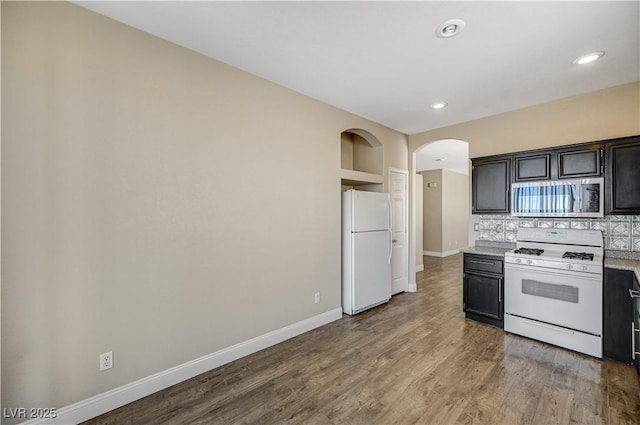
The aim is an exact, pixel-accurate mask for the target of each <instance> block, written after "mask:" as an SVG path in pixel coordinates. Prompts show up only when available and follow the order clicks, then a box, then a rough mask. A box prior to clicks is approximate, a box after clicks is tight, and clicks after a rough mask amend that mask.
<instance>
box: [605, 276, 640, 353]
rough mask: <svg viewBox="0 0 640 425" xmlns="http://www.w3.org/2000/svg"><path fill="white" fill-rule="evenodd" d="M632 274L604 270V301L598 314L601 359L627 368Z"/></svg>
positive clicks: (631, 318)
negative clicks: (625, 364) (611, 360)
mask: <svg viewBox="0 0 640 425" xmlns="http://www.w3.org/2000/svg"><path fill="white" fill-rule="evenodd" d="M633 279H634V276H633V272H632V271H629V270H618V269H609V268H605V269H604V291H603V293H604V300H603V304H604V305H603V314H602V355H603V357H605V358H608V359H614V360H619V361H622V362H625V363H629V364H631V362H632V361H633V357H632V355H631V344H632V337H631V322H632V321H633V319H634V303H633V300H632V299H631V297H630V296H629V294H630V291H629V290H630V289H632V288H633Z"/></svg>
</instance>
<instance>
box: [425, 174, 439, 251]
mask: <svg viewBox="0 0 640 425" xmlns="http://www.w3.org/2000/svg"><path fill="white" fill-rule="evenodd" d="M420 174H422V187H423V192H422V193H423V196H422V205H423V208H422V215H423V227H422V232H423V237H422V246H423V250H424V251H429V252H442V170H429V171H422V172H420ZM430 184H431V185H432V187H429V185H430Z"/></svg>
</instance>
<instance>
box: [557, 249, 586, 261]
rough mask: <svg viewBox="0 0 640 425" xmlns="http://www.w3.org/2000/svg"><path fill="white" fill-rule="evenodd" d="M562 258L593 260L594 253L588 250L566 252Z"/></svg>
mask: <svg viewBox="0 0 640 425" xmlns="http://www.w3.org/2000/svg"><path fill="white" fill-rule="evenodd" d="M562 258H571V259H576V260H588V261H593V254H591V253H588V252H569V251H567V252H565V253H564V254H562Z"/></svg>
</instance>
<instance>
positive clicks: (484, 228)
mask: <svg viewBox="0 0 640 425" xmlns="http://www.w3.org/2000/svg"><path fill="white" fill-rule="evenodd" d="M520 227H538V228H542V229H592V230H601V231H602V234H603V235H604V244H605V246H604V247H605V249H610V250H616V251H632V252H640V215H607V216H605V217H603V218H571V219H569V218H548V217H539V218H518V217H512V216H510V215H481V216H480V226H479V236H478V240H481V241H492V242H515V241H516V234H517V232H518V228H520Z"/></svg>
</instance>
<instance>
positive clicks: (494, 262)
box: [464, 254, 504, 274]
mask: <svg viewBox="0 0 640 425" xmlns="http://www.w3.org/2000/svg"><path fill="white" fill-rule="evenodd" d="M503 263H504V261H503V260H502V259H501V258H498V257H492V256H486V255H470V254H465V255H464V270H465V271H479V272H485V273H496V274H502V273H503Z"/></svg>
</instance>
